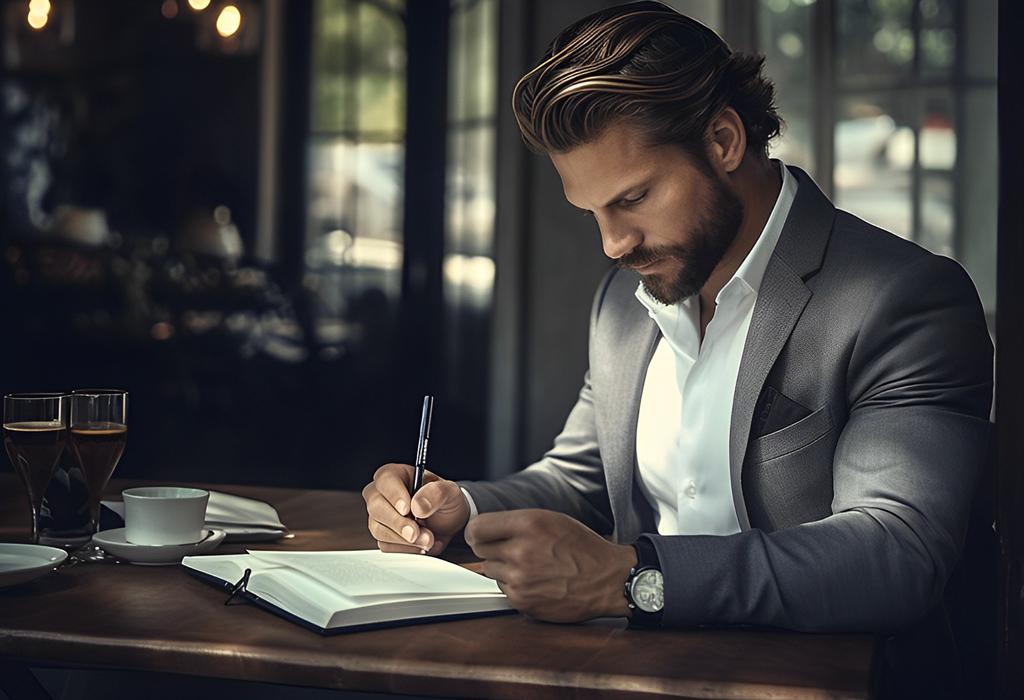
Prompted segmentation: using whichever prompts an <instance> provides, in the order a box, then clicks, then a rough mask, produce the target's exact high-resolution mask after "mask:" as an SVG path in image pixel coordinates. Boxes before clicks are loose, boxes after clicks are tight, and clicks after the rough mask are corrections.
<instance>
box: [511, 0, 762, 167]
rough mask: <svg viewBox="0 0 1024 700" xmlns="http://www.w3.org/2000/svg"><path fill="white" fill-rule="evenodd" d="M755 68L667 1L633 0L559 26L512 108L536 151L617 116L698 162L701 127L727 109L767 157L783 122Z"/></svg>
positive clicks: (576, 138)
mask: <svg viewBox="0 0 1024 700" xmlns="http://www.w3.org/2000/svg"><path fill="white" fill-rule="evenodd" d="M763 65H764V57H763V56H760V55H751V54H742V53H737V52H734V51H732V50H731V49H730V48H729V46H728V45H727V44H726V43H725V42H724V41H723V40H722V39H721V37H719V36H718V35H717V34H715V33H714V32H713V31H711V30H710V29H708V28H707V27H705V26H704V25H703V24H701V23H700V22H697V21H696V20H693V19H690V18H689V17H686V16H685V15H681V14H679V13H678V12H676V11H675V10H673V9H672V8H670V7H668V6H666V5H662V4H661V3H659V2H635V3H630V4H627V5H619V6H616V7H611V8H608V9H605V10H601V11H599V12H595V13H594V14H592V15H589V16H587V17H584V18H583V19H581V20H579V21H577V22H575V23H574V24H572V25H571V26H569V27H567V28H566V29H564V30H563V31H562V33H561V34H559V35H558V36H557V37H556V38H555V40H554V41H553V42H552V43H551V45H550V46H549V47H548V49H547V52H546V53H545V54H544V58H543V59H542V60H541V62H540V63H539V64H538V65H537V66H536V67H535V68H534V69H533V70H531V71H530V72H528V73H527V74H526V75H524V76H523V77H522V78H521V79H520V81H519V83H518V84H517V85H516V87H515V90H513V92H512V109H513V111H514V113H515V117H516V121H517V122H518V124H519V130H520V131H521V132H522V135H523V140H524V141H525V142H526V145H527V146H529V147H530V148H531V149H532V150H534V151H537V152H540V153H550V152H556V153H557V152H564V151H568V150H571V149H572V148H575V147H576V146H580V145H583V144H585V143H588V142H589V141H592V140H593V139H595V138H597V136H598V135H599V134H600V132H601V131H602V130H603V129H605V128H606V127H608V126H609V125H610V124H612V123H613V122H619V121H621V122H624V123H627V124H629V125H630V126H633V127H635V128H638V129H640V130H641V132H642V133H644V134H645V135H646V137H647V138H648V139H649V140H650V142H651V143H652V145H661V144H677V145H679V146H681V147H683V148H684V149H685V150H686V151H688V152H689V153H691V154H692V155H694V156H696V157H697V159H698V161H699V162H701V163H706V151H705V146H706V137H707V131H708V127H709V125H710V123H711V122H712V120H713V119H714V118H715V117H717V116H718V115H719V114H720V113H721V111H722V110H723V109H725V107H727V106H728V107H732V108H733V109H734V110H736V113H737V114H739V116H740V119H741V120H742V121H743V127H744V129H745V130H746V133H747V150H748V151H749V152H751V153H754V154H757V155H766V154H767V149H768V141H769V140H770V139H771V138H773V137H774V136H777V135H778V134H779V130H780V128H781V126H782V120H781V119H780V117H779V115H778V113H777V112H776V111H775V104H774V99H775V88H774V87H773V85H772V83H771V81H770V80H768V79H767V78H766V77H765V76H764V75H763V74H762V67H763Z"/></svg>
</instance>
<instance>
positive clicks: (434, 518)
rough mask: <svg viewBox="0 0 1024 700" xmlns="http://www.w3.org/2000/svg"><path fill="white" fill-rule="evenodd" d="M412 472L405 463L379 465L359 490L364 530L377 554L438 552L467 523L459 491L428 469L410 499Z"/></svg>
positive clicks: (467, 506)
mask: <svg viewBox="0 0 1024 700" xmlns="http://www.w3.org/2000/svg"><path fill="white" fill-rule="evenodd" d="M414 473H415V470H414V468H413V467H412V466H411V465H409V464H385V465H384V466H382V467H381V468H380V469H378V470H377V471H376V473H374V475H373V481H371V482H370V483H369V484H367V485H366V487H365V488H364V489H363V500H364V501H366V513H367V515H368V516H369V527H370V534H371V535H373V538H374V539H375V540H377V546H378V547H379V548H380V550H381V551H382V552H411V553H414V554H419V553H421V552H424V551H425V552H426V553H427V554H432V555H437V554H440V553H441V552H442V551H444V548H445V547H447V546H448V542H449V541H450V540H451V538H452V537H454V536H455V535H456V534H458V532H459V531H460V530H462V528H464V527H465V526H466V523H467V522H468V521H469V504H468V503H467V502H466V497H465V496H463V495H462V489H460V488H459V485H458V484H456V483H455V482H454V481H448V480H447V479H442V478H441V477H439V476H437V475H436V474H434V473H433V472H429V471H427V472H424V474H423V485H422V486H421V487H420V490H419V491H417V492H416V496H415V497H414V498H412V499H411V501H410V498H409V491H410V490H411V489H412V481H413V474H414ZM417 518H419V519H420V521H421V522H416V519H417Z"/></svg>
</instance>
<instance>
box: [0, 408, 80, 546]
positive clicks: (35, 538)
mask: <svg viewBox="0 0 1024 700" xmlns="http://www.w3.org/2000/svg"><path fill="white" fill-rule="evenodd" d="M66 410H67V404H66V401H65V397H64V396H63V395H61V394H8V395H6V396H4V447H6V448H7V456H8V457H10V458H11V464H13V465H14V471H16V472H17V473H18V476H19V477H21V481H22V483H24V484H25V490H26V491H27V492H28V502H29V508H30V509H31V513H32V535H31V537H32V540H31V541H32V543H33V544H35V543H38V542H39V508H40V506H41V505H42V503H43V494H45V493H46V487H47V486H48V485H49V483H50V478H51V477H52V476H53V471H54V469H56V467H57V462H58V460H59V459H60V455H61V453H62V452H63V451H64V445H65V443H66V442H67V434H68V431H67V425H68V424H67V413H66Z"/></svg>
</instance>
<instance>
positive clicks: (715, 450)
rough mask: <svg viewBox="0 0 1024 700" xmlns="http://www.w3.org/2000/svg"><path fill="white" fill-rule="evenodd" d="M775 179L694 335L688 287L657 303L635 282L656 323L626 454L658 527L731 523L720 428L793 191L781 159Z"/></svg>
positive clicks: (695, 307)
mask: <svg viewBox="0 0 1024 700" xmlns="http://www.w3.org/2000/svg"><path fill="white" fill-rule="evenodd" d="M774 162H777V163H778V165H779V168H780V170H781V171H782V188H781V190H780V192H779V196H778V198H777V199H776V201H775V206H774V207H773V208H772V212H771V214H770V215H769V216H768V221H767V222H766V223H765V226H764V229H763V230H762V231H761V235H760V236H758V239H757V241H756V242H755V243H754V247H753V248H751V250H750V252H749V253H748V254H747V257H746V258H744V260H743V262H742V263H741V264H740V266H739V268H738V269H737V270H736V272H735V274H733V276H732V278H730V279H729V281H728V282H726V283H725V286H723V287H722V289H721V291H719V292H718V296H716V297H715V313H714V317H713V318H712V319H711V322H710V323H709V324H708V326H707V329H706V331H705V334H704V341H703V343H702V342H701V339H700V299H699V296H698V295H693V296H691V297H687V298H686V299H684V300H682V301H680V302H678V303H676V304H673V305H671V306H667V305H665V304H662V303H660V302H658V301H656V300H655V299H653V298H652V297H651V296H650V295H649V294H647V292H646V291H645V290H644V288H643V284H642V283H641V284H640V286H639V287H638V288H637V291H636V297H637V299H638V300H639V301H640V303H641V304H643V305H644V306H645V307H646V308H647V311H648V314H649V315H650V317H651V318H652V319H654V322H655V323H656V324H658V328H659V329H660V330H661V337H660V338H659V339H658V345H657V347H656V348H655V350H654V356H653V358H652V359H651V363H650V365H648V367H647V376H646V378H645V380H644V388H643V394H642V396H641V398H640V416H639V418H638V420H637V431H636V458H637V464H638V465H639V481H640V488H641V491H642V492H643V494H644V496H646V497H647V501H648V502H649V503H650V504H651V507H652V508H653V509H654V512H655V523H656V524H657V527H658V534H661V535H731V534H734V533H737V532H739V531H740V524H739V520H738V519H737V516H736V507H735V505H734V503H733V496H732V481H731V479H730V472H729V431H730V427H731V424H732V399H733V393H734V392H735V390H736V377H737V375H738V374H739V368H740V359H741V358H742V356H743V345H744V343H745V342H746V339H747V330H748V329H749V327H750V319H751V316H752V315H753V311H754V302H755V301H756V300H757V292H758V289H759V288H760V286H761V279H762V278H763V277H764V271H765V268H766V267H767V266H768V260H769V259H770V258H771V256H772V252H773V251H774V250H775V244H776V243H777V242H778V240H779V235H780V234H781V233H782V225H783V224H784V223H785V221H786V217H787V216H788V215H789V210H790V207H791V206H792V204H793V199H794V198H795V197H796V189H797V183H796V179H795V178H794V177H793V176H792V175H791V174H790V173H789V170H787V169H786V166H785V165H784V164H783V163H782V162H781V161H774Z"/></svg>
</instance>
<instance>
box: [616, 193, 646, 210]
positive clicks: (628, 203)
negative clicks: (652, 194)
mask: <svg viewBox="0 0 1024 700" xmlns="http://www.w3.org/2000/svg"><path fill="white" fill-rule="evenodd" d="M646 196H647V193H646V192H643V193H641V194H639V195H637V196H636V197H633V198H632V199H628V198H623V199H622V200H621V201H622V204H623V205H625V206H627V207H631V206H633V205H634V204H638V203H640V202H642V201H643V199H644V197H646Z"/></svg>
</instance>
